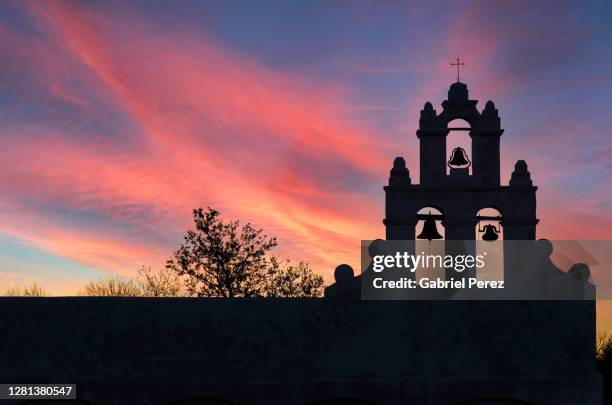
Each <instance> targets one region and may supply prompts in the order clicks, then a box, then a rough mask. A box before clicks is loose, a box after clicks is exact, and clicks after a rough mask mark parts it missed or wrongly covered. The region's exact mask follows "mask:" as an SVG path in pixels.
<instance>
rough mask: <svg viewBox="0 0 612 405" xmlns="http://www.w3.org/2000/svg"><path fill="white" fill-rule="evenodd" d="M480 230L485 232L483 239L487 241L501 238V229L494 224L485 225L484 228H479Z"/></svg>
mask: <svg viewBox="0 0 612 405" xmlns="http://www.w3.org/2000/svg"><path fill="white" fill-rule="evenodd" d="M478 231H479V232H484V234H483V235H482V240H486V241H487V242H493V241H494V240H497V239H498V238H499V235H498V233H499V229H497V228H496V227H495V226H494V225H485V226H484V227H483V229H478Z"/></svg>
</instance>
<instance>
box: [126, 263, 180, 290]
mask: <svg viewBox="0 0 612 405" xmlns="http://www.w3.org/2000/svg"><path fill="white" fill-rule="evenodd" d="M136 282H137V283H138V286H139V287H140V290H141V294H142V295H143V296H145V297H180V296H183V295H185V294H184V292H183V282H182V280H181V277H180V276H179V275H178V274H176V273H175V272H173V271H172V270H170V269H167V268H164V269H161V270H159V271H153V270H152V269H151V267H145V266H142V267H141V268H140V269H139V270H138V276H137V277H136Z"/></svg>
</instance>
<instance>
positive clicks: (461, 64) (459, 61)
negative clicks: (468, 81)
mask: <svg viewBox="0 0 612 405" xmlns="http://www.w3.org/2000/svg"><path fill="white" fill-rule="evenodd" d="M451 66H457V82H459V66H465V63H464V62H461V60H460V59H459V58H457V61H456V62H455V63H451Z"/></svg>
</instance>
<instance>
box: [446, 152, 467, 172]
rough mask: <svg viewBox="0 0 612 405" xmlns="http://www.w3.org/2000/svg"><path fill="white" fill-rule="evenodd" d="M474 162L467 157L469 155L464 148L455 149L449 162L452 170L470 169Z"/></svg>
mask: <svg viewBox="0 0 612 405" xmlns="http://www.w3.org/2000/svg"><path fill="white" fill-rule="evenodd" d="M471 164H472V162H470V160H469V159H468V157H467V153H465V150H464V149H463V148H455V149H453V152H452V153H451V158H450V160H449V161H448V167H451V168H461V169H463V168H467V167H470V165H471Z"/></svg>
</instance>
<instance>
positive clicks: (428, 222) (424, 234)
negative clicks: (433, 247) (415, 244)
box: [417, 212, 442, 240]
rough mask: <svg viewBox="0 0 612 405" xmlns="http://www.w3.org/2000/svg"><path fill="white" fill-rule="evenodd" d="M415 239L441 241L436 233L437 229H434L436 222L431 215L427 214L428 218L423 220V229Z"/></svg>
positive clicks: (440, 237) (440, 236)
mask: <svg viewBox="0 0 612 405" xmlns="http://www.w3.org/2000/svg"><path fill="white" fill-rule="evenodd" d="M417 239H427V240H432V239H442V235H440V233H439V232H438V228H437V227H436V220H435V219H434V218H433V216H432V215H431V212H430V213H429V214H428V218H426V219H425V222H424V223H423V229H422V230H421V233H420V234H419V236H417Z"/></svg>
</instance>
